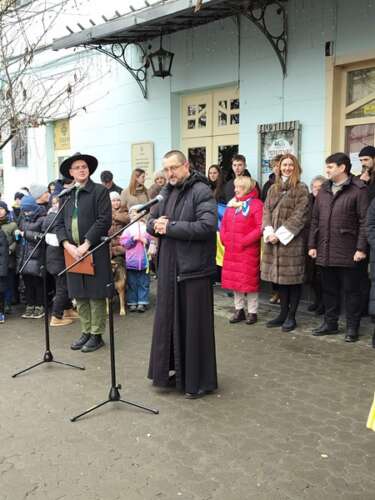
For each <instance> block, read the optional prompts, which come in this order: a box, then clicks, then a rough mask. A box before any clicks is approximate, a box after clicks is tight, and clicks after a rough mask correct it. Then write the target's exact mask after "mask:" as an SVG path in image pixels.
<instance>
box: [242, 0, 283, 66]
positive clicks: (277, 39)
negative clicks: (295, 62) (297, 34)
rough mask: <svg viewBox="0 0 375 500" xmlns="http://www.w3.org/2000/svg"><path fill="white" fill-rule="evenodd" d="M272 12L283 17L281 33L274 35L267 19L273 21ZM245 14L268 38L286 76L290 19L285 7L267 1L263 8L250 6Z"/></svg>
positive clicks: (275, 2)
mask: <svg viewBox="0 0 375 500" xmlns="http://www.w3.org/2000/svg"><path fill="white" fill-rule="evenodd" d="M271 12H272V13H273V14H274V13H276V14H277V15H278V16H281V33H278V34H273V33H272V32H271V30H270V28H269V27H268V26H267V19H272V14H271ZM243 14H244V15H245V16H246V17H247V18H248V19H249V20H250V21H251V22H252V23H253V24H255V26H256V27H257V28H258V29H260V31H261V32H262V33H263V34H264V35H265V36H266V38H267V39H268V41H269V42H270V44H271V45H272V47H273V49H274V51H275V52H276V55H277V57H278V59H279V61H280V64H281V68H282V71H283V75H284V76H286V62H287V52H288V19H287V12H286V8H285V7H284V5H282V4H281V3H280V2H278V1H276V0H271V1H269V2H267V1H266V2H265V3H264V4H263V5H261V6H259V5H258V6H255V5H254V4H250V6H249V8H248V10H246V11H245V12H244V13H243Z"/></svg>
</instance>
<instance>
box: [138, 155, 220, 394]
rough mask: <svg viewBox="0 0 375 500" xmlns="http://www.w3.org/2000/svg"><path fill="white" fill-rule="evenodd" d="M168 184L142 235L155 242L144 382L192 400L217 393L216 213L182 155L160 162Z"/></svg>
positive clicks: (199, 178) (202, 183)
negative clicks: (150, 330) (213, 278)
mask: <svg viewBox="0 0 375 500" xmlns="http://www.w3.org/2000/svg"><path fill="white" fill-rule="evenodd" d="M163 167H164V172H165V175H166V177H167V180H168V184H167V185H166V186H165V187H164V188H163V189H162V191H161V193H160V194H161V195H162V196H163V200H162V201H161V203H159V204H158V205H156V207H155V208H154V209H153V210H152V212H151V217H150V218H149V220H148V224H147V228H148V229H147V230H148V232H149V233H150V234H152V235H154V236H157V237H158V238H159V256H158V259H159V260H158V290H157V303H156V312H155V321H154V331H153V338H152V347H151V355H150V366H149V371H148V378H150V379H151V380H152V381H153V384H154V385H156V386H159V387H170V386H172V385H175V386H176V387H177V389H178V390H180V391H182V392H184V393H185V397H187V398H189V399H195V398H198V397H202V396H204V395H205V394H207V393H210V392H212V391H214V390H215V389H217V373H216V355H215V335H214V314H213V293H212V284H211V276H212V275H214V274H215V272H216V262H215V256H216V230H217V210H216V202H215V200H214V198H213V196H212V191H211V189H210V186H209V183H208V180H207V179H206V177H204V176H203V175H202V174H200V173H199V172H197V171H191V170H190V167H189V163H188V161H187V160H186V157H185V155H184V154H183V153H181V151H170V152H169V153H167V154H166V155H165V156H164V159H163Z"/></svg>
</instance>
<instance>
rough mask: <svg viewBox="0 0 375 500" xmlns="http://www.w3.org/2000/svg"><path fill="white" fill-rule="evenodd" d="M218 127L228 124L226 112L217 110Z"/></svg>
mask: <svg viewBox="0 0 375 500" xmlns="http://www.w3.org/2000/svg"><path fill="white" fill-rule="evenodd" d="M218 124H219V127H225V126H227V125H228V117H227V114H226V113H223V112H222V111H219V122H218Z"/></svg>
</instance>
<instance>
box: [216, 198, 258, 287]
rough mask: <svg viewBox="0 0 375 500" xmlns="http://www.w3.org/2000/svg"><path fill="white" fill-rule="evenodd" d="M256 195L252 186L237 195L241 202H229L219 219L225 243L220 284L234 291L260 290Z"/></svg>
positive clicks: (221, 234) (222, 239) (221, 235)
mask: <svg viewBox="0 0 375 500" xmlns="http://www.w3.org/2000/svg"><path fill="white" fill-rule="evenodd" d="M257 197H258V192H257V190H256V189H254V190H253V191H251V192H250V193H248V194H247V195H245V196H244V197H242V198H238V199H237V198H236V202H243V204H242V208H234V207H230V206H228V208H227V209H226V211H225V214H224V218H223V221H222V223H221V229H220V237H221V241H222V242H223V245H224V247H225V254H224V264H223V271H222V278H221V285H222V287H223V288H227V289H229V290H234V291H236V292H242V293H246V292H258V291H259V281H260V278H259V273H260V239H261V236H262V215H263V203H262V202H261V201H260V200H259V199H257ZM229 205H230V203H229Z"/></svg>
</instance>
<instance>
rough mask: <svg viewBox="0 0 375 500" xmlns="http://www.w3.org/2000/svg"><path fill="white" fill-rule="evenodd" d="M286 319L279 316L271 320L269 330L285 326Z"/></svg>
mask: <svg viewBox="0 0 375 500" xmlns="http://www.w3.org/2000/svg"><path fill="white" fill-rule="evenodd" d="M284 321H285V317H284V316H282V315H281V314H279V315H278V316H277V317H276V318H274V319H270V320H269V321H267V323H266V327H267V328H277V327H278V326H282V325H283V324H284Z"/></svg>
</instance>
